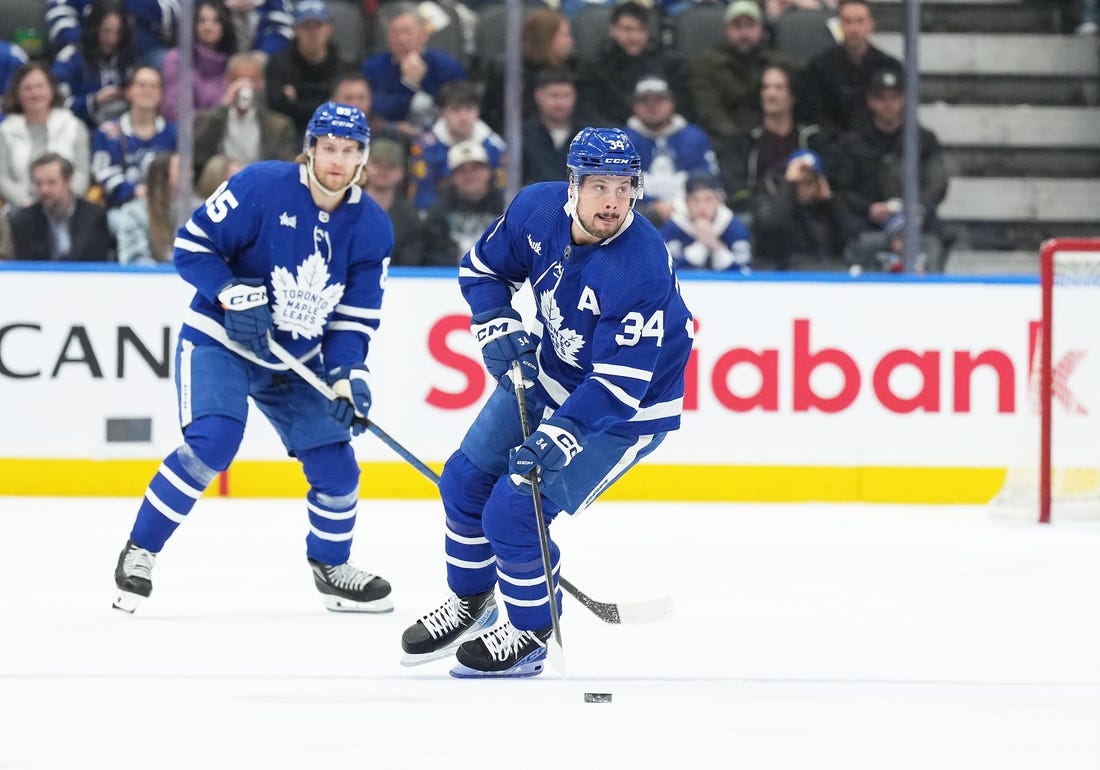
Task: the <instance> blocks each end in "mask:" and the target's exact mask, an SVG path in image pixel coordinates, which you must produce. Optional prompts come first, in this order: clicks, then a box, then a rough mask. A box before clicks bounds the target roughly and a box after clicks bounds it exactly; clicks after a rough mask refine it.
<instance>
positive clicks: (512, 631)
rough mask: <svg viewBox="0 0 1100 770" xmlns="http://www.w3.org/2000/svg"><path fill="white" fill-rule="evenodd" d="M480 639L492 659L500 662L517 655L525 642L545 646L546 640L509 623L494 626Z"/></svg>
mask: <svg viewBox="0 0 1100 770" xmlns="http://www.w3.org/2000/svg"><path fill="white" fill-rule="evenodd" d="M480 639H481V642H482V644H484V645H485V648H486V649H487V650H489V654H490V655H492V656H493V659H494V660H499V661H501V662H503V661H506V660H508V659H509V658H510V657H519V651H520V650H521V649H523V647H524V645H526V644H527V642H534V643H535V644H537V645H538V646H539V647H545V646H546V642H544V641H542V639H539V637H538V635H537V634H535V633H533V632H531V631H520V630H519V629H518V628H516V627H515V626H513V625H512V624H511V623H505V624H504V625H502V626H498V627H496V628H494V629H493V630H492V631H490V632H488V633H487V634H483V635H482V636H481V637H480Z"/></svg>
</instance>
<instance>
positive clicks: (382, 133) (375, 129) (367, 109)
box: [328, 70, 409, 148]
mask: <svg viewBox="0 0 1100 770" xmlns="http://www.w3.org/2000/svg"><path fill="white" fill-rule="evenodd" d="M328 98H329V100H330V101H333V102H337V103H339V104H350V105H351V106H352V107H358V108H359V109H360V110H362V111H363V114H364V115H366V116H367V120H368V121H369V122H370V135H371V140H372V141H373V140H374V139H380V138H385V139H393V140H394V141H395V142H397V143H398V144H400V145H401V146H402V148H405V147H407V146H408V143H409V140H408V137H406V136H404V135H403V134H401V132H399V131H397V130H396V129H395V128H393V127H392V126H391V125H390V124H389V122H388V121H386V120H383V119H378V118H375V117H374V113H373V110H372V108H373V106H374V104H373V102H374V99H373V98H372V96H371V90H370V83H368V82H367V79H366V77H364V76H363V74H362V73H361V72H354V71H351V70H348V71H345V72H344V74H343V75H341V76H340V77H339V78H337V79H336V84H335V85H333V87H332V93H330V94H329V97H328Z"/></svg>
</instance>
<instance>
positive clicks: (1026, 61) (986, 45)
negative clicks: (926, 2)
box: [872, 32, 1100, 80]
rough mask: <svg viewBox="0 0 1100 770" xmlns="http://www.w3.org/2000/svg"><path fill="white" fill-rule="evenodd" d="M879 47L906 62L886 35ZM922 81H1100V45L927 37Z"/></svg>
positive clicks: (1028, 37) (1092, 40)
mask: <svg viewBox="0 0 1100 770" xmlns="http://www.w3.org/2000/svg"><path fill="white" fill-rule="evenodd" d="M872 39H873V41H874V44H875V45H877V46H878V47H879V48H881V49H882V50H884V51H886V52H887V53H889V54H892V55H894V56H896V57H898V58H899V59H903V58H904V55H905V52H904V40H903V38H902V36H901V35H900V34H898V33H890V32H880V33H875V34H874V35H873V36H872ZM918 57H919V59H918V60H919V62H920V71H921V74H922V75H951V76H958V75H984V76H1006V75H1012V76H1023V77H1051V78H1068V77H1073V78H1091V79H1094V80H1095V79H1096V77H1097V76H1098V75H1100V40H1098V39H1097V38H1096V37H1093V36H1088V37H1086V36H1072V35H1071V36H1067V35H1048V34H1012V35H999V34H968V33H960V34H941V33H932V34H923V35H921V37H920V41H919V44H918Z"/></svg>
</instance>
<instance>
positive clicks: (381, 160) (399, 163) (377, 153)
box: [364, 138, 427, 266]
mask: <svg viewBox="0 0 1100 770" xmlns="http://www.w3.org/2000/svg"><path fill="white" fill-rule="evenodd" d="M407 161H408V159H407V158H406V157H405V149H404V147H402V146H401V144H400V143H399V142H396V141H394V140H393V139H385V138H382V139H371V143H370V155H369V156H368V157H367V169H366V171H367V182H366V185H365V186H364V189H365V190H366V193H367V195H369V196H370V197H371V198H372V199H373V200H374V202H375V203H377V204H378V205H379V206H381V207H382V209H383V210H384V211H385V212H386V213H387V214H388V215H389V217H390V222H392V223H393V241H394V243H393V253H392V254H391V255H390V264H391V265H406V266H410V265H411V266H415V265H423V264H427V262H426V259H427V251H426V249H425V248H424V243H425V237H424V227H423V225H422V223H421V217H420V212H419V211H417V209H416V206H414V205H413V203H412V201H410V200H409V199H408V198H407V197H406V196H405V165H406V163H407Z"/></svg>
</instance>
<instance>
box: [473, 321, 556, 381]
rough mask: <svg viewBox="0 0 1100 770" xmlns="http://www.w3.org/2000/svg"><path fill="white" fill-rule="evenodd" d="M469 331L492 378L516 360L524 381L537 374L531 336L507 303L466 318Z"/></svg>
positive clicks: (536, 361) (502, 373) (537, 365)
mask: <svg viewBox="0 0 1100 770" xmlns="http://www.w3.org/2000/svg"><path fill="white" fill-rule="evenodd" d="M470 331H471V332H473V335H474V339H476V340H477V344H478V345H480V346H481V357H482V358H484V359H485V368H486V369H488V370H489V374H491V375H492V376H493V378H494V379H496V380H499V379H500V378H501V377H503V376H505V375H506V374H509V373H510V372H511V370H512V362H513V361H519V366H520V371H522V372H523V379H524V383H525V384H526V383H527V382H534V381H535V379H536V378H537V377H538V376H539V363H538V360H537V359H536V358H535V339H534V337H532V336H531V335H530V334H529V333H528V331H527V330H526V329H525V328H523V320H522V319H521V318H520V317H519V313H517V312H516V311H515V310H513V309H512V308H510V307H502V308H498V309H496V310H486V311H485V312H483V313H478V314H477V315H475V316H474V317H473V318H471V319H470Z"/></svg>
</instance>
